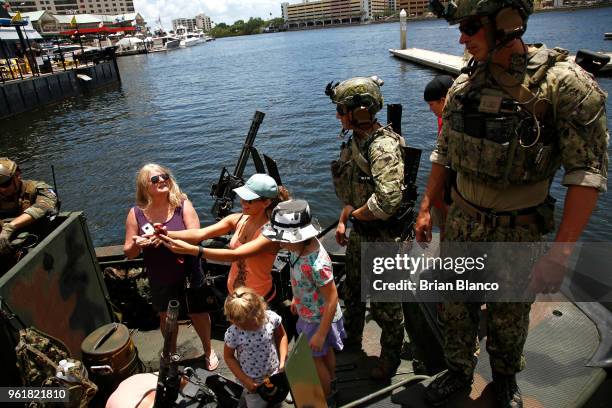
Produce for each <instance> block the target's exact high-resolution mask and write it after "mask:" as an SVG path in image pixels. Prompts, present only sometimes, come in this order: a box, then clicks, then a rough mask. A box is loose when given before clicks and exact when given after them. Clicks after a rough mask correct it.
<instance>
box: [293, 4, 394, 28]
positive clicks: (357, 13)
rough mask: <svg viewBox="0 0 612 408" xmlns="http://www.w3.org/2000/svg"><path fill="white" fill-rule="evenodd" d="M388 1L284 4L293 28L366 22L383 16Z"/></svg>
mask: <svg viewBox="0 0 612 408" xmlns="http://www.w3.org/2000/svg"><path fill="white" fill-rule="evenodd" d="M387 3H388V0H318V1H308V0H303V1H302V2H301V3H295V4H289V3H282V4H281V10H282V13H283V19H284V20H285V23H286V24H287V25H288V26H289V28H292V27H311V26H312V27H314V26H324V25H330V24H351V23H360V22H366V21H368V20H371V19H374V18H376V17H377V16H378V15H382V14H383V13H384V11H385V8H386V7H387Z"/></svg>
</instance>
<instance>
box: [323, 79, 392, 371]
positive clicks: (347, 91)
mask: <svg viewBox="0 0 612 408" xmlns="http://www.w3.org/2000/svg"><path fill="white" fill-rule="evenodd" d="M380 85H382V81H381V80H380V79H378V78H376V77H371V78H365V77H357V78H352V79H349V80H346V81H344V82H341V83H340V84H336V85H335V86H334V85H332V84H329V85H328V87H327V90H326V93H327V95H329V96H330V98H331V100H332V102H333V103H335V104H336V110H337V115H336V117H337V118H338V119H339V120H340V121H341V122H342V127H343V132H344V133H347V132H348V131H349V130H352V131H353V134H352V136H351V137H350V138H349V139H348V141H347V142H343V143H342V149H341V152H340V159H339V160H337V161H334V162H333V163H332V176H333V180H334V187H335V190H336V195H337V196H338V198H339V199H340V200H341V201H342V203H343V205H344V207H343V209H342V212H341V214H340V219H339V222H338V227H337V229H336V240H337V241H338V243H339V244H340V245H348V246H347V249H346V257H345V259H346V263H345V269H346V281H345V284H344V295H345V296H344V305H345V311H344V319H345V324H344V326H345V328H346V332H347V336H348V339H347V342H348V343H349V344H353V345H358V346H361V340H362V335H363V328H364V316H365V304H364V303H363V302H361V243H364V242H394V241H396V240H398V237H399V231H396V230H394V228H392V227H391V224H390V223H387V222H385V221H386V220H388V219H389V218H390V217H391V216H392V215H393V214H394V212H395V211H396V209H397V208H398V207H399V205H400V203H401V199H402V184H403V177H404V161H403V157H402V151H401V148H400V142H401V143H403V139H402V138H401V136H399V135H397V134H396V133H394V132H393V131H392V130H391V128H390V127H389V126H386V127H382V126H381V125H380V124H379V123H378V122H377V120H376V116H375V115H376V113H377V112H378V111H379V110H380V109H381V108H382V106H383V97H382V94H381V92H380ZM348 221H351V222H352V225H353V229H352V231H351V233H350V235H349V237H348V238H347V237H346V235H345V231H346V224H347V222H348ZM370 307H371V312H372V317H373V318H374V320H375V321H376V323H377V324H378V325H379V326H380V327H381V328H382V333H381V336H380V344H381V353H380V361H379V365H378V366H377V367H376V368H374V370H373V371H372V373H371V374H372V377H373V378H375V379H378V380H386V379H388V378H390V377H391V376H392V375H394V374H395V371H396V370H397V367H398V366H399V363H400V357H399V356H400V351H401V346H402V341H403V337H404V335H403V328H402V306H401V304H400V303H371V304H370Z"/></svg>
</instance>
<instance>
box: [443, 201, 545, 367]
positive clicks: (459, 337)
mask: <svg viewBox="0 0 612 408" xmlns="http://www.w3.org/2000/svg"><path fill="white" fill-rule="evenodd" d="M541 239H542V234H541V230H540V228H539V227H538V226H537V225H529V226H522V227H514V228H509V227H496V228H494V227H491V226H487V225H483V224H480V223H477V222H476V221H474V220H473V219H471V218H470V217H469V216H468V215H466V214H465V213H464V212H463V211H462V210H461V209H460V208H459V207H457V206H455V205H451V207H450V209H449V213H448V217H447V218H446V235H445V240H446V241H449V242H470V241H471V242H486V241H488V242H537V241H541ZM530 309H531V303H527V302H524V303H509V302H499V303H498V302H489V303H487V352H488V353H489V358H490V361H491V367H492V369H493V370H494V371H497V372H499V373H501V374H514V373H517V372H519V371H521V370H522V369H523V368H524V366H525V358H524V357H523V346H524V345H525V341H526V340H527V332H528V328H529V312H530ZM479 311H480V303H458V302H454V303H444V306H443V308H442V312H441V317H442V321H443V329H442V332H443V337H444V356H445V359H446V363H447V364H448V367H449V368H450V369H451V370H454V371H458V372H462V373H463V374H465V375H468V376H472V374H473V372H474V368H475V367H476V356H477V355H478V353H479V344H478V342H477V341H476V338H477V335H478V323H479V314H478V313H479Z"/></svg>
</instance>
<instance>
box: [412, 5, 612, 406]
mask: <svg viewBox="0 0 612 408" xmlns="http://www.w3.org/2000/svg"><path fill="white" fill-rule="evenodd" d="M438 11H440V12H441V13H439V14H442V16H443V17H445V18H446V19H447V20H449V22H450V23H451V24H452V23H459V24H460V25H459V30H460V31H461V38H460V43H461V44H464V45H465V47H466V49H467V51H469V52H470V53H471V54H472V55H473V60H472V62H471V63H470V64H468V73H464V74H462V75H461V76H459V78H457V80H455V82H454V84H453V86H452V88H451V89H450V91H449V94H448V98H447V101H446V106H445V109H444V113H443V122H444V123H443V128H442V132H441V135H440V138H439V139H438V144H437V147H436V148H435V150H434V152H433V153H432V155H431V161H432V170H431V174H430V177H429V181H428V184H427V189H426V192H425V195H424V197H423V201H422V203H421V208H420V211H419V217H418V219H417V223H416V227H415V230H416V231H415V232H416V238H417V240H419V241H429V240H430V239H431V220H430V216H429V210H430V207H431V203H432V202H433V201H434V200H436V199H439V198H440V197H441V196H442V194H443V185H444V179H445V177H446V176H447V174H446V170H445V167H444V166H446V165H450V167H451V168H452V169H453V170H456V171H457V182H456V187H455V189H454V191H453V201H454V203H453V205H452V206H451V208H450V210H449V214H448V218H447V224H446V228H447V229H446V237H445V240H446V241H455V242H458V241H478V242H530V241H531V242H538V241H542V240H543V239H542V237H543V235H544V234H546V233H549V232H552V230H553V229H554V218H553V214H552V211H553V208H554V205H552V206H551V205H550V200H548V199H547V198H548V194H549V189H550V183H551V182H552V179H553V177H554V175H555V173H556V171H557V170H558V169H559V167H560V166H561V165H563V168H564V171H565V174H564V177H563V179H562V184H563V185H566V186H567V187H568V192H567V196H566V199H565V203H564V209H563V216H562V219H561V223H560V225H559V228H558V231H557V234H556V236H555V242H559V243H573V242H576V240H577V239H578V238H579V236H580V234H581V233H582V231H583V229H584V226H585V225H586V223H587V222H588V219H589V217H590V214H591V211H592V210H593V208H594V207H595V204H596V202H597V197H598V194H599V192H604V191H606V184H607V168H608V156H607V145H608V131H607V124H606V113H605V99H606V95H605V93H604V92H603V91H602V90H601V89H600V88H599V86H598V85H597V84H596V83H595V81H594V80H593V78H592V77H591V76H590V75H589V74H588V73H587V72H586V71H584V70H583V69H581V68H580V67H578V66H577V65H576V64H575V63H574V62H572V61H570V60H569V59H568V58H567V52H565V51H563V50H559V49H547V48H546V47H545V46H542V45H537V46H528V45H525V44H524V43H523V42H522V40H521V36H522V34H523V33H524V31H525V29H526V23H527V17H528V15H529V14H530V13H531V12H532V3H531V1H529V0H510V1H502V0H456V1H455V2H451V3H450V5H449V7H448V8H447V9H446V10H444V9H443V8H442V7H441V6H440V7H439V10H438ZM570 253H571V245H567V244H566V245H556V246H553V248H552V249H551V250H550V251H549V252H547V253H546V254H544V255H542V256H541V257H540V258H539V259H538V260H536V261H535V263H534V265H533V268H532V272H531V278H530V284H529V289H530V291H531V293H534V294H535V293H554V292H557V291H558V290H559V287H560V285H561V282H562V280H563V277H564V274H565V268H564V267H560V266H559V265H561V266H566V265H567V260H568V257H569V254H570ZM530 308H531V303H488V304H487V309H488V321H487V331H488V336H487V351H488V353H489V355H490V360H491V367H492V372H493V389H494V391H495V395H496V398H497V401H498V403H499V406H502V407H522V406H523V404H522V397H521V393H520V390H519V388H518V386H517V383H516V373H517V372H519V371H521V370H522V369H523V368H524V365H525V360H524V357H523V354H522V351H523V346H524V344H525V341H526V339H527V332H528V325H529V312H530ZM479 309H480V305H479V304H478V303H446V304H445V305H444V311H443V320H444V330H443V334H444V343H445V344H444V351H445V358H446V361H447V364H448V366H449V370H448V372H446V373H445V374H444V375H442V376H439V377H437V378H436V379H435V380H434V381H433V382H432V383H431V384H430V385H429V386H428V388H427V390H426V392H425V398H426V400H427V401H428V402H429V403H430V404H432V405H434V406H438V405H442V404H444V403H445V401H447V399H448V397H449V396H451V395H452V394H454V393H456V392H458V391H460V390H469V389H470V387H471V383H472V377H473V372H474V368H475V365H476V357H475V356H476V355H477V351H478V350H477V347H478V346H477V344H476V342H475V339H476V335H477V330H478V323H479V322H478V320H479V319H478V311H479Z"/></svg>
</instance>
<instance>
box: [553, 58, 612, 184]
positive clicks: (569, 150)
mask: <svg viewBox="0 0 612 408" xmlns="http://www.w3.org/2000/svg"><path fill="white" fill-rule="evenodd" d="M558 75H559V86H558V90H557V92H556V93H555V94H554V97H555V100H556V102H557V103H556V104H555V105H556V106H557V112H556V117H557V119H558V121H557V124H558V127H557V132H558V135H559V148H560V152H561V162H562V164H563V169H564V171H565V174H564V177H563V180H562V183H563V184H564V185H579V186H585V187H593V188H596V189H597V190H598V191H600V192H604V191H607V182H608V180H607V177H608V139H609V134H608V130H607V119H606V109H605V103H606V94H605V93H604V92H603V91H602V90H601V89H600V88H599V86H598V85H597V83H596V82H595V81H594V80H593V79H592V78H591V77H590V76H589V75H588V74H587V73H586V72H584V71H583V70H581V69H579V68H577V67H575V66H574V65H573V64H570V65H569V66H566V68H565V70H563V71H561V72H560V73H559V74H558Z"/></svg>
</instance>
